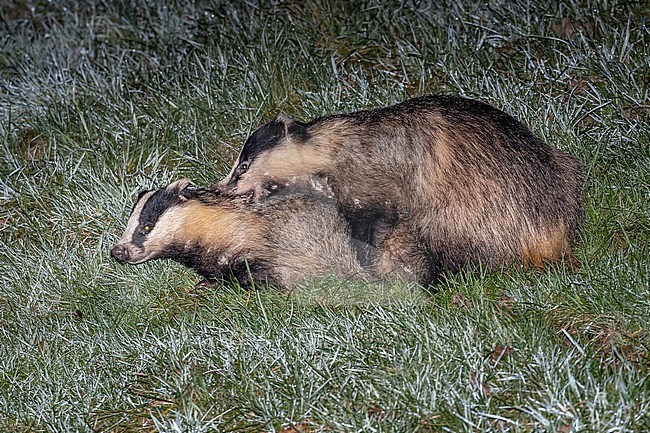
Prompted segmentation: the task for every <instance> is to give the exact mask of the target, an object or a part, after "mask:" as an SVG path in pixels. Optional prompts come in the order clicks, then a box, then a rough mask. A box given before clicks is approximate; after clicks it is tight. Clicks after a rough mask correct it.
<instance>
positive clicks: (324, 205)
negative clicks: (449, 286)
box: [111, 180, 365, 289]
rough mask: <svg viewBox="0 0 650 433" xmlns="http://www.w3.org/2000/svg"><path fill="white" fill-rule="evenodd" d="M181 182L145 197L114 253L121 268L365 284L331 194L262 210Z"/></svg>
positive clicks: (267, 204) (298, 197) (299, 196)
mask: <svg viewBox="0 0 650 433" xmlns="http://www.w3.org/2000/svg"><path fill="white" fill-rule="evenodd" d="M188 184H189V181H188V180H179V181H176V182H174V183H172V184H171V185H169V186H167V187H166V188H162V189H159V190H157V191H146V192H143V193H141V194H140V197H138V200H137V202H136V204H135V205H134V207H133V210H132V212H131V216H130V217H129V220H128V223H127V227H126V230H125V233H124V235H123V236H122V238H121V239H120V241H119V242H118V243H117V244H116V245H115V246H114V247H113V249H112V250H111V255H112V256H113V257H114V258H115V259H116V260H117V261H118V262H120V263H129V264H138V263H143V262H146V261H149V260H153V259H159V258H169V259H173V260H175V261H177V262H179V263H181V264H183V265H185V266H187V267H189V268H192V269H194V270H195V271H196V272H197V273H198V274H200V275H202V276H203V277H204V278H206V279H208V280H219V279H223V280H225V281H229V280H232V279H236V280H237V281H238V282H239V283H240V284H241V285H242V286H244V287H247V286H250V284H251V278H252V280H253V281H255V282H257V283H269V284H271V285H274V286H277V287H279V288H284V289H291V288H293V287H295V286H296V285H298V284H300V283H302V282H304V281H306V280H309V279H316V278H322V277H326V276H335V277H338V278H344V279H347V278H364V277H365V272H364V270H363V269H362V268H361V266H360V265H359V263H358V262H357V259H356V253H355V250H354V248H353V246H352V244H351V238H350V234H349V230H348V225H347V223H346V222H345V220H344V219H343V218H342V217H341V216H340V215H339V213H338V211H337V209H336V206H335V205H334V203H333V201H332V200H331V198H329V197H328V196H327V195H326V194H324V193H322V192H319V191H318V190H316V189H314V188H312V186H311V185H300V184H296V185H292V186H290V187H289V188H286V189H284V190H283V191H281V192H279V193H278V194H275V195H273V196H272V197H269V198H268V199H267V200H265V201H264V202H263V203H254V204H250V203H246V198H245V197H234V196H227V195H225V194H222V193H220V192H215V191H208V190H204V189H194V188H190V187H189V186H188Z"/></svg>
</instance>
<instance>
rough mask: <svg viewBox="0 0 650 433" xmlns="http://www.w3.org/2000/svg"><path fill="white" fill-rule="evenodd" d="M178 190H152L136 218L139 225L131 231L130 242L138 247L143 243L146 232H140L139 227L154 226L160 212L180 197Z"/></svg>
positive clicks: (172, 204)
mask: <svg viewBox="0 0 650 433" xmlns="http://www.w3.org/2000/svg"><path fill="white" fill-rule="evenodd" d="M178 194H179V191H178V190H176V189H173V190H169V189H167V188H163V189H159V190H158V191H156V192H154V193H153V194H152V195H151V196H150V197H149V200H147V201H146V202H145V204H144V206H142V210H141V211H140V216H139V218H138V224H139V227H138V228H137V229H136V230H135V232H133V238H132V240H131V241H132V242H133V244H134V245H136V246H138V247H142V246H143V245H144V241H145V239H146V237H147V235H146V234H142V233H141V228H142V227H144V226H145V225H150V226H152V227H153V226H155V225H156V223H157V222H158V220H159V219H160V217H161V216H162V214H163V213H164V212H165V211H166V210H167V209H169V208H170V207H172V206H174V205H175V204H177V203H178V202H179V201H180V199H179V197H178Z"/></svg>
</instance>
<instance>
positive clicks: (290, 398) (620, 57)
mask: <svg viewBox="0 0 650 433" xmlns="http://www.w3.org/2000/svg"><path fill="white" fill-rule="evenodd" d="M0 11H1V12H0V13H1V15H0V16H1V18H2V19H0V143H1V144H2V147H1V148H0V174H1V175H0V343H1V344H0V430H2V431H9V432H39V431H52V432H55V431H56V432H58V431H62V432H63V431H94V432H124V431H132V432H135V431H138V432H139V431H161V432H190V431H191V432H203V431H248V432H272V431H275V432H285V433H288V432H299V431H302V432H326V431H327V432H329V431H376V432H381V431H386V432H389V431H390V432H394V431H404V432H413V431H425V432H429V431H430V432H437V431H454V432H456V431H471V432H483V431H512V432H533V431H534V432H562V433H565V432H579V431H594V432H601V431H610V432H623V431H648V430H650V421H649V420H650V384H649V381H650V380H649V377H650V353H649V352H650V334H649V332H650V262H649V260H648V257H649V256H650V134H649V132H650V101H649V96H648V95H649V94H650V93H649V92H650V89H649V85H650V67H649V66H648V65H649V64H650V28H649V27H648V25H649V22H648V16H649V14H648V6H647V4H645V3H644V2H618V1H613V2H601V1H589V0H586V1H578V0H569V1H566V2H553V1H541V2H527V1H523V0H522V1H514V2H505V1H497V2H478V1H475V2H473V1H469V0H463V1H461V2H437V1H430V2H427V1H423V2H418V1H413V2H389V1H380V2H374V3H372V4H366V5H364V4H359V3H353V4H349V3H347V2H336V1H331V2H330V1H319V0H307V1H306V2H300V3H298V2H260V3H258V2H249V3H242V4H228V3H215V4H208V3H207V2H205V3H204V2H201V1H196V2H168V3H167V4H163V2H150V3H145V2H124V1H119V2H105V1H99V0H97V1H95V0H88V1H86V2H76V1H66V0H64V1H60V2H47V1H40V0H37V1H34V2H27V1H8V2H7V1H5V2H3V3H2V5H0ZM427 93H447V94H454V95H462V96H466V97H471V98H476V99H479V100H482V101H484V102H487V103H490V104H492V105H495V106H497V107H499V108H501V109H503V110H505V111H506V112H508V113H510V114H511V115H513V116H515V117H516V118H517V119H519V120H521V121H522V122H523V123H525V124H526V125H528V126H529V127H530V128H531V129H532V130H533V131H534V132H535V133H537V134H538V135H540V136H541V137H543V138H544V139H545V140H546V141H547V142H549V143H550V144H551V145H553V146H556V147H558V148H560V149H563V150H565V151H567V152H569V153H571V154H573V155H575V156H576V157H577V158H579V160H580V161H581V163H582V164H583V166H584V171H585V177H586V183H585V207H586V213H587V218H586V222H585V225H584V227H583V230H582V233H581V236H580V240H579V242H578V245H577V248H576V255H577V257H578V259H579V260H580V262H581V263H582V266H581V268H580V269H578V270H569V269H567V268H566V267H565V266H562V265H558V266H555V267H553V268H551V269H549V270H548V271H546V272H537V271H526V270H523V269H519V268H517V267H512V268H509V269H504V270H503V271H499V272H495V273H492V274H486V273H484V272H482V271H481V270H480V269H475V270H467V271H465V272H463V273H462V274H460V275H457V276H451V277H450V278H449V279H448V280H447V281H445V282H444V283H442V284H440V285H439V286H438V287H437V288H436V289H435V290H433V291H431V292H423V291H422V290H420V289H419V288H417V287H408V286H384V287H381V286H377V285H363V284H351V283H346V282H341V281H325V282H318V283H314V284H312V285H308V286H306V287H304V288H303V289H301V290H300V291H299V292H297V293H294V294H292V295H290V296H286V295H284V294H281V293H277V292H276V291H273V290H253V291H248V292H246V291H242V290H239V289H237V288H229V289H227V288H221V287H210V288H201V289H197V290H195V289H194V284H195V283H196V282H197V281H198V280H199V278H198V277H197V276H196V275H194V274H193V273H192V272H191V271H188V270H186V269H184V268H182V267H181V266H177V265H174V264H172V263H169V262H162V261H161V262H155V263H150V264H145V265H142V266H139V267H125V266H119V265H118V264H117V263H115V262H114V261H112V260H111V259H110V257H109V249H110V247H111V246H112V244H113V243H114V242H115V241H116V240H117V239H118V238H119V236H120V234H121V231H122V230H123V229H124V226H125V223H126V219H127V216H128V213H129V211H130V209H131V206H132V204H133V202H134V200H135V198H136V197H137V194H138V192H139V191H140V190H143V189H147V188H155V187H161V186H163V185H166V184H168V183H169V182H171V181H173V180H176V179H179V178H182V177H188V178H191V179H192V180H193V181H194V182H195V183H196V184H197V185H206V184H209V183H212V182H215V181H217V180H219V179H221V178H222V177H223V176H225V175H226V174H227V172H228V170H229V168H230V164H231V163H232V162H233V161H234V159H235V157H236V153H237V151H238V149H239V147H240V146H241V144H242V143H243V141H244V140H245V138H246V137H247V135H248V134H249V133H250V132H251V131H252V130H253V129H255V128H256V127H258V126H259V125H261V124H263V123H265V122H266V121H268V120H270V119H272V118H274V117H275V116H276V115H277V114H278V113H280V112H283V113H286V114H288V115H291V116H292V117H295V118H298V119H310V118H313V117H316V116H320V115H324V114H332V113H340V112H349V111H354V110H358V109H363V108H368V107H373V106H385V105H389V104H391V103H395V102H397V101H402V100H404V99H407V98H409V97H412V96H418V95H423V94H427Z"/></svg>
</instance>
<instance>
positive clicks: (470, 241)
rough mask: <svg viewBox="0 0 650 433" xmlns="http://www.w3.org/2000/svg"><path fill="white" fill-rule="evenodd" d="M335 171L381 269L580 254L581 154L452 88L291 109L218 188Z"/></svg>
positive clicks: (425, 271)
mask: <svg viewBox="0 0 650 433" xmlns="http://www.w3.org/2000/svg"><path fill="white" fill-rule="evenodd" d="M310 176H311V177H314V176H316V177H321V178H324V179H326V181H327V182H328V184H329V186H330V187H331V189H332V191H333V193H334V196H335V198H336V200H337V204H338V207H339V209H340V211H341V212H342V213H343V215H344V216H345V217H346V219H347V220H348V221H349V222H350V224H351V226H352V233H353V236H355V237H357V238H359V239H360V240H362V241H364V242H368V243H369V244H370V245H374V246H377V247H378V248H379V251H378V257H377V258H376V259H375V264H376V267H377V270H378V271H379V273H380V274H392V273H396V272H397V273H402V274H403V273H405V274H406V275H407V276H410V277H411V278H413V279H416V280H418V281H420V282H421V283H424V284H428V283H432V282H435V281H436V280H437V279H438V278H439V277H440V275H441V273H443V272H445V271H452V272H454V271H457V270H459V269H460V268H461V267H462V266H463V265H465V264H467V263H471V264H479V263H480V264H482V265H484V266H487V267H494V266H499V265H504V264H508V263H510V262H513V261H514V262H520V263H523V264H524V265H526V266H531V265H532V266H535V267H539V268H542V267H544V265H545V263H547V262H553V261H559V260H561V259H563V258H566V259H572V245H573V243H574V240H575V238H576V232H577V230H578V226H579V224H580V222H581V220H582V218H583V207H582V180H581V174H580V167H579V164H578V162H577V161H576V159H574V158H573V157H571V156H569V155H568V154H566V153H564V152H561V151H559V150H557V149H554V148H552V147H551V146H549V145H548V144H546V143H545V142H544V141H543V140H541V139H540V138H539V137H537V136H535V135H534V134H533V133H532V132H531V131H530V130H529V129H527V128H526V127H525V126H524V125H522V124H521V123H520V122H518V121H517V120H515V119H514V118H513V117H511V116H509V115H508V114H506V113H504V112H502V111H500V110H498V109H496V108H494V107H491V106H489V105H486V104H484V103H481V102H478V101H473V100H469V99H464V98H460V97H453V96H425V97H420V98H416V99H412V100H409V101H406V102H403V103H401V104H397V105H394V106H392V107H388V108H377V109H372V110H367V111H360V112H356V113H350V114H341V115H333V116H327V117H321V118H318V119H315V120H312V121H310V122H308V123H302V122H298V121H295V120H292V119H290V118H287V117H285V116H282V115H281V116H280V117H278V118H277V119H276V120H274V121H272V122H270V123H268V124H266V125H264V126H262V127H260V128H259V129H257V130H256V131H254V132H253V134H252V135H251V136H250V137H249V138H248V139H247V140H246V142H245V143H244V146H243V148H242V150H241V152H240V154H239V156H238V158H237V160H236V162H235V164H234V167H233V169H232V171H231V172H230V174H229V175H228V176H227V177H226V178H225V179H224V180H223V181H221V182H220V183H219V184H217V185H215V186H214V187H213V188H214V189H222V190H225V191H229V192H230V193H236V194H248V195H249V198H250V199H251V200H253V201H255V200H258V199H259V198H260V197H262V196H265V195H268V194H270V193H272V192H273V191H276V190H278V189H279V188H282V187H283V186H286V185H289V184H291V183H292V182H294V181H295V180H296V179H302V178H304V177H310Z"/></svg>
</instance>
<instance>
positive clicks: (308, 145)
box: [217, 115, 329, 201]
mask: <svg viewBox="0 0 650 433" xmlns="http://www.w3.org/2000/svg"><path fill="white" fill-rule="evenodd" d="M328 159H329V156H328V154H327V152H326V151H325V149H322V148H321V146H317V145H316V143H315V142H313V140H312V137H311V135H310V132H309V129H308V125H307V124H304V123H300V122H297V121H295V120H292V119H290V118H289V117H286V116H284V115H280V116H279V117H278V118H277V119H276V120H274V121H272V122H270V123H267V124H266V125H264V126H261V127H260V128H258V129H257V130H256V131H255V132H253V134H252V135H251V136H250V137H249V138H248V139H247V140H246V142H245V143H244V146H243V147H242V150H241V152H240V153H239V156H238V157H237V160H236V161H235V164H234V166H233V168H232V170H231V171H230V174H228V176H227V177H226V178H225V179H224V180H222V181H221V182H219V184H217V188H219V189H221V190H224V191H226V192H228V193H230V194H236V195H247V196H248V197H249V201H258V200H259V199H260V198H262V197H264V196H266V195H268V194H269V193H270V192H272V191H274V190H277V189H278V188H282V187H284V186H286V185H288V184H289V183H292V182H294V181H295V180H296V179H298V178H299V177H306V176H310V175H313V174H318V173H319V172H320V171H321V170H322V169H323V167H326V166H327V165H328V164H327V161H328Z"/></svg>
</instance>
